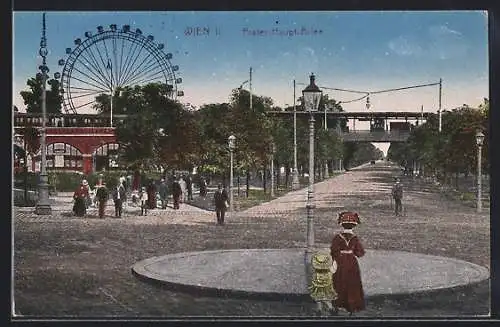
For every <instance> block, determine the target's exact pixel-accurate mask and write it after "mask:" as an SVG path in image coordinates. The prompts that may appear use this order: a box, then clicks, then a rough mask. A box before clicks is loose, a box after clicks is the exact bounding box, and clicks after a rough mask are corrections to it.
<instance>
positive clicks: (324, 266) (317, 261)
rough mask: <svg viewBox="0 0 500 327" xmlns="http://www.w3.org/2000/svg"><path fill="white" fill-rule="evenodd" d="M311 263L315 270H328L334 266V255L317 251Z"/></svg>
mask: <svg viewBox="0 0 500 327" xmlns="http://www.w3.org/2000/svg"><path fill="white" fill-rule="evenodd" d="M311 264H312V267H313V269H315V270H328V269H330V268H331V267H332V257H331V256H330V255H329V254H326V253H315V254H314V255H313V256H312V259H311Z"/></svg>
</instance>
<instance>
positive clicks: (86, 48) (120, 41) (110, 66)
mask: <svg viewBox="0 0 500 327" xmlns="http://www.w3.org/2000/svg"><path fill="white" fill-rule="evenodd" d="M74 44H75V48H74V49H72V48H66V54H67V58H66V59H60V60H59V62H58V63H59V66H62V67H63V69H62V73H55V74H54V77H55V78H56V79H59V78H60V79H61V83H60V85H61V90H62V95H63V107H64V110H65V112H66V113H78V111H85V112H90V111H91V110H92V109H93V105H94V104H95V103H96V97H97V96H98V95H101V94H106V95H108V96H111V95H114V96H116V94H117V92H119V91H120V90H123V89H124V88H126V87H132V86H136V85H145V84H149V83H162V84H165V85H166V88H167V90H166V91H167V96H168V97H169V98H171V99H176V98H177V97H179V96H183V95H184V92H183V91H180V90H178V84H180V83H182V78H180V77H178V75H179V72H178V71H179V66H177V65H172V64H171V62H170V60H171V59H172V54H171V53H165V52H164V48H165V45H164V44H163V43H156V42H154V36H152V35H148V36H144V35H143V33H142V31H141V30H140V29H136V30H135V31H132V30H131V29H130V25H124V26H123V27H121V28H118V27H117V25H116V24H111V25H110V26H109V30H105V29H104V28H103V27H102V26H98V27H97V33H96V34H93V33H92V32H85V39H83V40H82V39H80V38H77V39H75V40H74Z"/></svg>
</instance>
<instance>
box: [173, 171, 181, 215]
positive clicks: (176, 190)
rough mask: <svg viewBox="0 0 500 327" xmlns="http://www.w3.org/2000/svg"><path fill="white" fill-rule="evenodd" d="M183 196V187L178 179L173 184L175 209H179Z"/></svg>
mask: <svg viewBox="0 0 500 327" xmlns="http://www.w3.org/2000/svg"><path fill="white" fill-rule="evenodd" d="M181 195H182V189H181V185H180V184H179V178H178V177H176V178H175V179H174V182H173V183H172V196H173V198H174V209H176V210H177V209H179V202H180V199H181Z"/></svg>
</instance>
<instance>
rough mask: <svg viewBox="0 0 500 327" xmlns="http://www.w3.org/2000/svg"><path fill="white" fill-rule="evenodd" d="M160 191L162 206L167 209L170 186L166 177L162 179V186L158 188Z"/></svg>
mask: <svg viewBox="0 0 500 327" xmlns="http://www.w3.org/2000/svg"><path fill="white" fill-rule="evenodd" d="M158 189H159V190H158V193H159V195H160V200H161V208H162V209H166V208H167V202H168V186H167V183H166V182H165V179H163V178H162V179H161V183H160V187H159V188H158Z"/></svg>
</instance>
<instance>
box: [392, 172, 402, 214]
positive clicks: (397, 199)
mask: <svg viewBox="0 0 500 327" xmlns="http://www.w3.org/2000/svg"><path fill="white" fill-rule="evenodd" d="M392 198H393V199H394V214H395V215H396V216H400V215H401V212H402V211H403V204H402V200H403V184H401V182H400V180H399V178H396V183H394V185H393V186H392Z"/></svg>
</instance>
